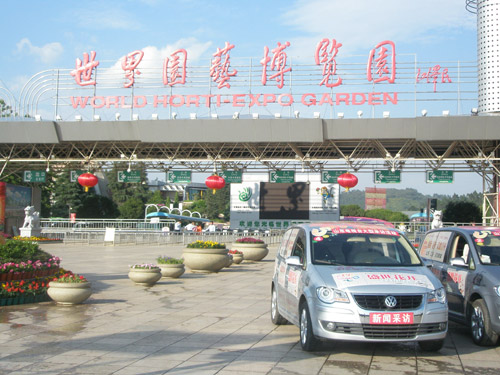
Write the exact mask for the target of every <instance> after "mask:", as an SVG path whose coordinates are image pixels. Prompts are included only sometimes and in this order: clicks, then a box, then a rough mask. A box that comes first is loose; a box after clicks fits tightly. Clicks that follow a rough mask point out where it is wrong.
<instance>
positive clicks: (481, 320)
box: [470, 299, 498, 346]
mask: <svg viewBox="0 0 500 375" xmlns="http://www.w3.org/2000/svg"><path fill="white" fill-rule="evenodd" d="M470 328H471V333H472V340H473V341H474V343H476V344H477V345H481V346H487V345H495V344H496V342H497V341H498V334H496V333H495V332H493V330H492V328H491V321H490V313H489V312H488V308H487V307H486V303H485V302H484V300H482V299H477V300H475V301H474V302H473V303H472V314H471V317H470Z"/></svg>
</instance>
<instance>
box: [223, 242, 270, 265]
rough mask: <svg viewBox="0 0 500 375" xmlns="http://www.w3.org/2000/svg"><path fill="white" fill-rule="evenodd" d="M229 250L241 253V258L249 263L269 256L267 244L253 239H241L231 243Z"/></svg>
mask: <svg viewBox="0 0 500 375" xmlns="http://www.w3.org/2000/svg"><path fill="white" fill-rule="evenodd" d="M231 248H232V249H233V250H239V251H241V252H242V253H243V258H244V259H245V260H250V261H259V260H262V259H264V258H265V257H266V255H267V254H269V249H268V248H267V244H266V243H265V242H264V241H262V240H260V239H258V238H253V237H241V238H238V239H237V240H236V241H235V242H233V244H232V246H231Z"/></svg>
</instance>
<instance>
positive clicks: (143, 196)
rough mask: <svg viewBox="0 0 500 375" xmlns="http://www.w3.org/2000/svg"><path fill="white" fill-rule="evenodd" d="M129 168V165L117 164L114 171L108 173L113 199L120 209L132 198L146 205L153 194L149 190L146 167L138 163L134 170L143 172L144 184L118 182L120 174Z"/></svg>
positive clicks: (109, 187)
mask: <svg viewBox="0 0 500 375" xmlns="http://www.w3.org/2000/svg"><path fill="white" fill-rule="evenodd" d="M127 168H128V164H127V163H116V164H115V165H114V166H113V169H112V170H111V171H109V172H107V173H106V178H107V179H108V189H109V192H110V194H111V199H113V201H114V202H115V203H116V204H117V205H118V207H120V206H121V205H122V204H124V203H125V202H126V201H127V200H129V199H130V198H132V197H133V198H137V199H139V200H140V201H141V202H142V204H145V203H146V202H147V201H148V200H149V197H150V196H151V192H150V191H149V189H148V185H147V177H146V169H145V167H144V164H142V163H138V164H137V165H136V166H135V167H134V170H139V171H140V172H141V181H142V182H143V183H127V182H118V172H119V171H124V170H126V169H127Z"/></svg>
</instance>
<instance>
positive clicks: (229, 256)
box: [226, 254, 233, 267]
mask: <svg viewBox="0 0 500 375" xmlns="http://www.w3.org/2000/svg"><path fill="white" fill-rule="evenodd" d="M231 264H233V254H227V263H226V267H231Z"/></svg>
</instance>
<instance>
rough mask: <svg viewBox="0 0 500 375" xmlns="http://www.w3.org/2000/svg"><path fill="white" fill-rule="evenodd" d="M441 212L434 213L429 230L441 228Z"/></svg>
mask: <svg viewBox="0 0 500 375" xmlns="http://www.w3.org/2000/svg"><path fill="white" fill-rule="evenodd" d="M442 219H443V211H438V210H436V211H434V218H433V219H432V224H431V229H437V228H442V227H443V220H442Z"/></svg>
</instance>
